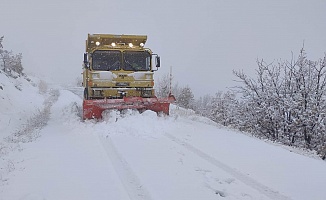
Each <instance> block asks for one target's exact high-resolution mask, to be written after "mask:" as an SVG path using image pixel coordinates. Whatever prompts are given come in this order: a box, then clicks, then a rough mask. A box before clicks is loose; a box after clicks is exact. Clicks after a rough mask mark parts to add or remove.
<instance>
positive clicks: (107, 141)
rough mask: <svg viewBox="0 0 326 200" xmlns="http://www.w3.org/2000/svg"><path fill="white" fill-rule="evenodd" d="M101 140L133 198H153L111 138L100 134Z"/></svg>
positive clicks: (137, 199)
mask: <svg viewBox="0 0 326 200" xmlns="http://www.w3.org/2000/svg"><path fill="white" fill-rule="evenodd" d="M98 137H99V140H100V141H101V142H102V145H103V147H104V149H105V151H106V153H107V155H108V156H109V158H110V160H111V162H112V164H113V167H114V169H115V171H116V172H117V173H118V175H119V177H120V180H121V182H122V184H123V186H124V187H125V189H126V191H127V193H128V195H129V198H130V199H131V200H151V199H152V198H151V197H150V195H149V193H148V192H147V190H146V189H145V188H144V187H143V185H142V184H141V183H140V180H139V179H138V177H137V176H136V175H135V173H134V172H133V171H132V169H131V168H130V166H129V164H128V163H127V162H126V161H125V160H124V159H123V157H122V156H121V155H120V154H119V152H118V151H117V149H116V148H115V146H114V144H113V142H112V140H111V138H110V137H109V136H107V137H105V138H104V137H101V136H98Z"/></svg>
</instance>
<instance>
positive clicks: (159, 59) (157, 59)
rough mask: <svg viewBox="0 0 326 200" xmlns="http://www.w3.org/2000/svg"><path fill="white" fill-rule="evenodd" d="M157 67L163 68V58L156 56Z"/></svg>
mask: <svg viewBox="0 0 326 200" xmlns="http://www.w3.org/2000/svg"><path fill="white" fill-rule="evenodd" d="M156 67H157V68H158V67H161V58H160V56H156Z"/></svg>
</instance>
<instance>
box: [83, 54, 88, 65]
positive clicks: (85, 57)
mask: <svg viewBox="0 0 326 200" xmlns="http://www.w3.org/2000/svg"><path fill="white" fill-rule="evenodd" d="M84 66H85V68H88V60H87V53H84Z"/></svg>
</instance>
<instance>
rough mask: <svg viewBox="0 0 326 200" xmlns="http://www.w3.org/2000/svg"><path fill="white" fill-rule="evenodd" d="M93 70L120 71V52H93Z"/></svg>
mask: <svg viewBox="0 0 326 200" xmlns="http://www.w3.org/2000/svg"><path fill="white" fill-rule="evenodd" d="M92 62H93V66H92V67H93V70H102V71H111V70H120V69H121V52H120V51H95V52H94V53H93V57H92Z"/></svg>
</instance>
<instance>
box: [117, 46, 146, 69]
mask: <svg viewBox="0 0 326 200" xmlns="http://www.w3.org/2000/svg"><path fill="white" fill-rule="evenodd" d="M150 62H151V55H150V54H149V52H146V51H125V52H124V65H123V69H124V70H127V71H148V70H150Z"/></svg>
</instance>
